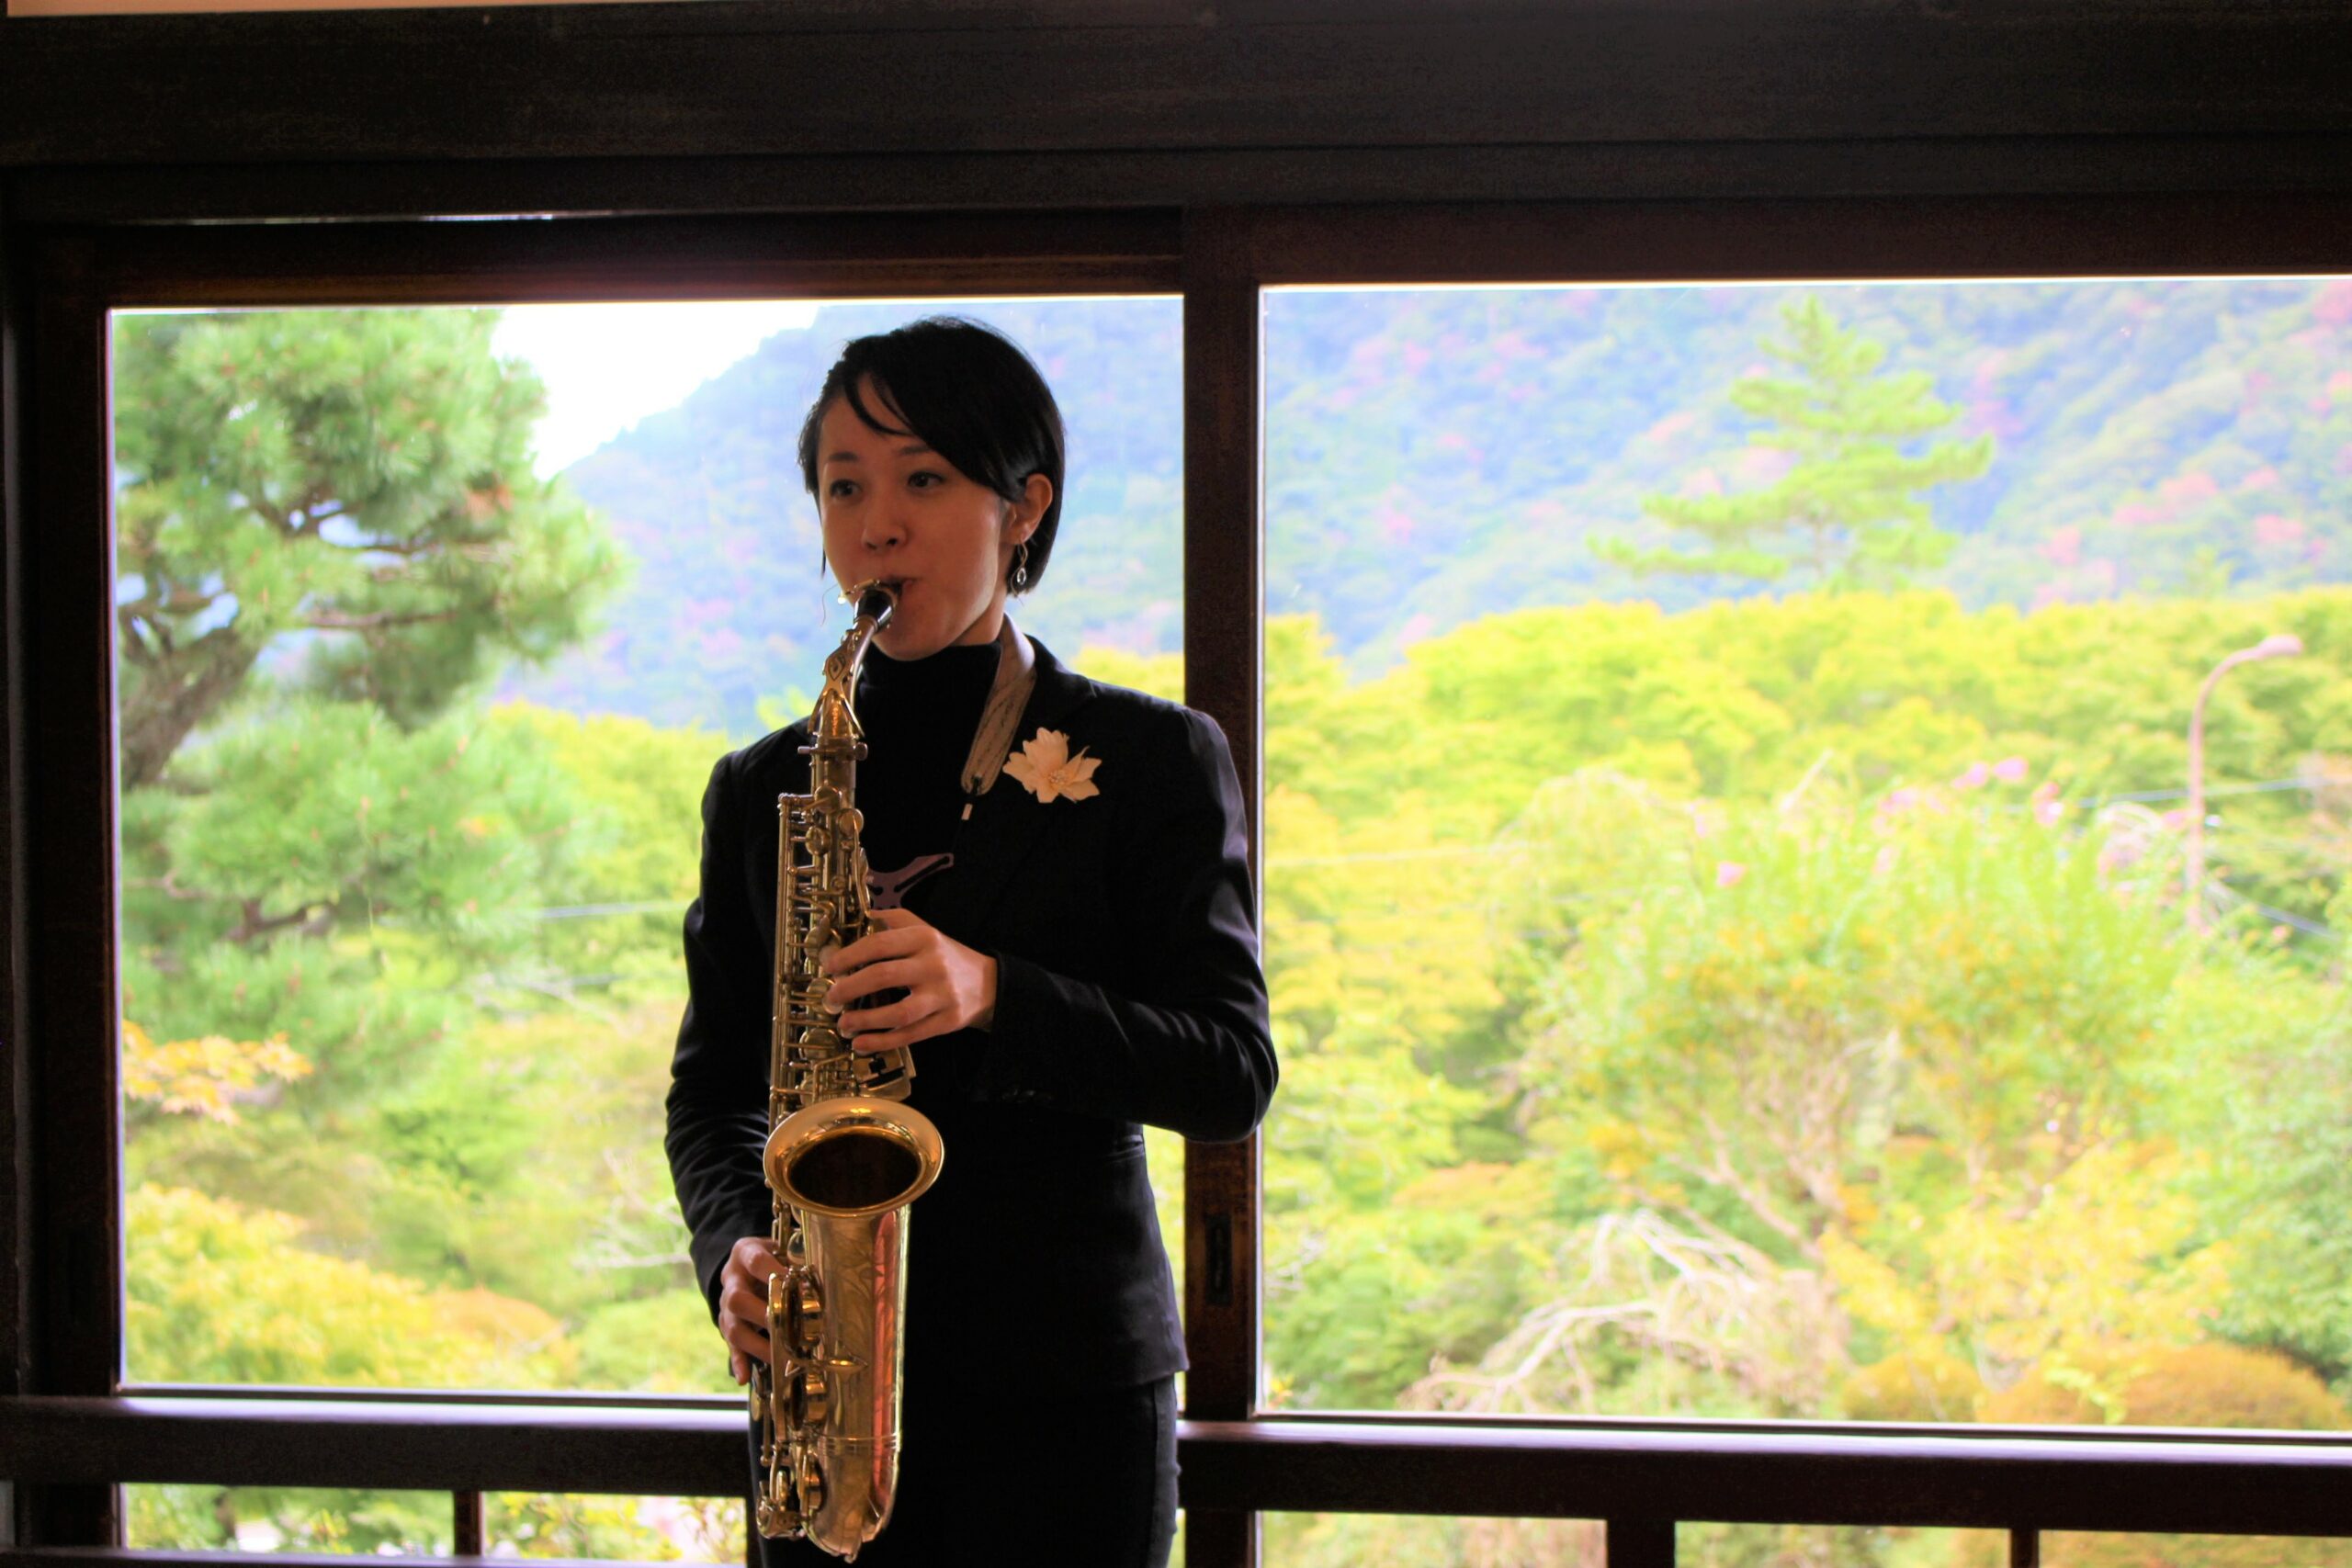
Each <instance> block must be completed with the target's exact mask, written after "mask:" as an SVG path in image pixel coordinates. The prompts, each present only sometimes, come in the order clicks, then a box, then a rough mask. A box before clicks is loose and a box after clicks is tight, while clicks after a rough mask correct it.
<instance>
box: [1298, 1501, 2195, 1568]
mask: <svg viewBox="0 0 2352 1568" xmlns="http://www.w3.org/2000/svg"><path fill="white" fill-rule="evenodd" d="M1264 1532H1265V1536H1264V1539H1265V1553H1264V1555H1265V1561H1266V1568H1384V1565H1390V1564H1393V1565H1395V1568H1605V1565H1606V1563H1607V1562H1608V1539H1609V1538H1608V1528H1607V1527H1606V1526H1605V1525H1603V1524H1602V1523H1601V1522H1600V1520H1598V1519H1479V1518H1441V1517H1417V1516H1413V1515H1407V1514H1395V1515H1383V1514H1268V1515H1266V1516H1264ZM2045 1539H2047V1538H2045ZM2112 1539H2114V1540H2134V1539H2154V1538H2134V1537H2115V1538H2112ZM1674 1560H1675V1562H1676V1563H1677V1564H1678V1565H1679V1568H2001V1565H2002V1564H2005V1563H2007V1561H2008V1536H2007V1534H2006V1533H2005V1532H2002V1531H1998V1530H1945V1529H1829V1528H1825V1527H1821V1526H1813V1525H1713V1524H1689V1523H1686V1524H1682V1525H1679V1526H1677V1527H1676V1528H1675V1532H1674ZM2135 1561H2136V1560H2135Z"/></svg>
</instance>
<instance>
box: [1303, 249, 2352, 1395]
mask: <svg viewBox="0 0 2352 1568" xmlns="http://www.w3.org/2000/svg"><path fill="white" fill-rule="evenodd" d="M1266 343H1267V403H1268V412H1267V432H1268V435H1267V482H1268V492H1269V498H1270V507H1271V514H1272V516H1271V529H1272V532H1271V539H1270V547H1269V549H1270V576H1269V593H1268V597H1269V601H1270V606H1271V608H1272V613H1273V614H1272V620H1271V621H1270V623H1269V625H1268V627H1267V668H1268V677H1267V679H1268V691H1267V738H1266V755H1267V779H1268V795H1267V800H1266V807H1265V819H1266V824H1267V840H1266V842H1267V852H1266V863H1267V875H1266V882H1267V887H1266V902H1267V920H1266V927H1267V952H1268V959H1269V966H1270V974H1271V979H1272V988H1273V999H1274V1016H1275V1027H1276V1032H1277V1043H1278V1044H1279V1046H1280V1048H1281V1051H1282V1055H1283V1092H1282V1095H1281V1096H1280V1098H1279V1099H1278V1100H1277V1102H1276V1104H1275V1107H1274V1110H1273V1113H1272V1119H1271V1122H1270V1128H1269V1134H1268V1152H1267V1159H1266V1183H1267V1185H1266V1222H1265V1224H1266V1235H1267V1242H1266V1247H1267V1259H1266V1278H1267V1281H1268V1283H1267V1306H1266V1310H1267V1326H1266V1342H1267V1360H1268V1366H1269V1375H1270V1387H1269V1390H1268V1396H1269V1399H1270V1401H1271V1402H1272V1404H1274V1405H1276V1406H1277V1407H1280V1406H1284V1405H1292V1406H1321V1407H1371V1408H1380V1409H1392V1408H1402V1409H1449V1410H1451V1409H1464V1410H1480V1411H1501V1412H1511V1411H1551V1412H1596V1413H1608V1414H1633V1415H1644V1414H1657V1415H1668V1414H1672V1415H1682V1416H1783V1417H1805V1418H1819V1417H1834V1416H1852V1417H1859V1418H1864V1419H1875V1420H1895V1421H1953V1420H1961V1421H1965V1420H1971V1419H1983V1420H1988V1421H2025V1422H2085V1423H2094V1424H2097V1423H2109V1422H2124V1423H2130V1424H2148V1425H2160V1426H2181V1425H2188V1426H2198V1425H2208V1426H2237V1427H2292V1428H2326V1429H2335V1428H2341V1427H2346V1425H2347V1424H2352V1422H2347V1416H2346V1404H2345V1398H2346V1392H2347V1388H2346V1374H2347V1371H2352V1337H2347V1330H2346V1325H2347V1324H2352V1315H2347V1314H2346V1312H2345V1310H2344V1307H2345V1304H2346V1303H2347V1301H2352V1242H2347V1240H2346V1231H2345V1228H2344V1227H2343V1225H2342V1224H2340V1223H2339V1216H2340V1215H2341V1214H2342V1213H2343V1212H2344V1207H2345V1203H2346V1200H2347V1198H2352V1191H2347V1190H2346V1179H2347V1178H2346V1171H2347V1170H2348V1169H2352V1164H2347V1158H2346V1156H2347V1155H2352V1145H2347V1138H2352V1134H2347V1131H2346V1129H2347V1127H2352V1119H2348V1118H2347V1116H2346V1111H2347V1108H2348V1107H2347V1101H2352V1055H2347V1051H2346V1030H2345V1024H2344V1010H2343V1005H2342V1004H2343V1000H2344V995H2343V986H2342V953H2343V945H2342V944H2343V935H2342V933H2343V931H2344V930H2345V928H2346V924H2347V923H2352V922H2347V915H2346V895H2345V892H2344V886H2345V883H2344V870H2345V867H2346V863H2347V854H2352V840H2347V839H2346V835H2345V829H2344V827H2343V824H2344V821H2345V819H2346V810H2345V807H2346V799H2347V795H2346V790H2347V781H2352V761H2346V757H2347V754H2352V728H2347V723H2348V722H2352V721H2347V718H2346V715H2347V714H2352V588H2348V587H2347V582H2352V532H2348V531H2347V530H2352V523H2347V519H2348V518H2352V508H2347V504H2346V503H2347V502H2352V371H2346V370H2345V369H2344V368H2342V367H2344V366H2346V364H2352V281H2346V280H2342V279H2267V280H2226V279H2223V280H2210V279H2209V280H2188V281H2179V280H2176V281H2153V282H2152V281H2133V280H2121V281H2112V280H2109V281H2085V282H2037V283H2007V284H1964V285H1963V284H1932V283H1931V284H1914V285H1871V286H1845V287H1820V288H1778V287H1775V288H1555V289H1533V288H1528V289H1508V290H1506V289H1494V290H1474V289H1454V290H1387V291H1372V290H1313V291H1307V290H1301V291H1289V292H1280V293H1276V294H1273V295H1272V296H1271V297H1270V299H1269V300H1268V304H1267V317H1266ZM2225 662H2226V663H2228V665H2229V672H2228V673H2227V674H2226V676H2225V677H2224V678H2222V679H2220V680H2219V682H2218V683H2214V684H2211V699H2210V706H2209V707H2208V708H2207V710H2206V715H2207V724H2208V734H2207V740H2206V745H2205V748H2204V754H2203V757H2202V760H2201V764H2196V765H2193V764H2192V761H2191V753H2190V750H2189V746H2188V727H2189V723H2190V717H2191V712H2192V708H2193V707H2194V706H2195V705H2196V704H2197V702H2198V698H2199V692H2200V690H2202V689H2205V688H2207V687H2208V685H2209V683H2211V682H2213V680H2214V672H2215V671H2217V670H2219V669H2220V668H2221V667H2222V666H2223V664H2224V663H2225ZM2192 777H2194V778H2195V779H2196V780H2197V781H2198V782H2199V784H2201V786H2202V788H2203V792H2204V793H2203V795H2202V797H2201V806H2200V807H2197V808H2192V806H2191V800H2190V794H2189V792H2190V789H2191V787H2192ZM2184 888H2187V889H2189V890H2190V891H2189V892H2188V894H2187V895H2185V894H2184V891H2183V890H2184Z"/></svg>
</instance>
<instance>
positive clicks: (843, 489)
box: [825, 479, 857, 499]
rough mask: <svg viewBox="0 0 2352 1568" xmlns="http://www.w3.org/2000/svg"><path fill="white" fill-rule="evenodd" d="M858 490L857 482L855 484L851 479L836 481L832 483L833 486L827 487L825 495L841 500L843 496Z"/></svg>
mask: <svg viewBox="0 0 2352 1568" xmlns="http://www.w3.org/2000/svg"><path fill="white" fill-rule="evenodd" d="M856 488H857V486H856V484H855V482H854V481H853V480H850V479H835V480H834V481H833V482H832V483H831V484H829V485H827V486H826V487H825V493H826V494H827V495H829V496H832V497H834V498H836V499H839V498H841V497H843V496H846V495H848V494H849V493H850V492H851V491H854V490H855V489H856Z"/></svg>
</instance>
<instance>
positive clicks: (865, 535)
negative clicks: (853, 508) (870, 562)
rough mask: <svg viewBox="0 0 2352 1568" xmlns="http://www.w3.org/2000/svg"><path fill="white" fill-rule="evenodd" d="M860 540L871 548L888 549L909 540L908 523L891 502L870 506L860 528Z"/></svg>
mask: <svg viewBox="0 0 2352 1568" xmlns="http://www.w3.org/2000/svg"><path fill="white" fill-rule="evenodd" d="M858 539H859V542H860V543H862V544H864V545H865V547H866V548H867V549H869V550H887V549H890V548H893V547H896V546H899V545H902V544H905V543H906V541H907V529H906V524H905V522H904V520H903V519H901V518H900V517H899V509H898V508H897V507H895V506H892V505H889V504H887V503H886V504H884V505H881V506H876V507H870V508H868V509H867V511H866V513H865V518H864V520H863V521H862V523H861V524H860V525H859V528H858Z"/></svg>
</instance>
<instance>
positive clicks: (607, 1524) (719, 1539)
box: [123, 1485, 744, 1563]
mask: <svg viewBox="0 0 2352 1568" xmlns="http://www.w3.org/2000/svg"><path fill="white" fill-rule="evenodd" d="M123 1491H124V1493H125V1495H126V1496H127V1498H128V1500H129V1503H130V1519H129V1530H128V1537H129V1544H130V1546H131V1547H133V1548H135V1549H140V1550H145V1551H166V1550H198V1551H203V1550H217V1549H232V1550H235V1551H337V1552H350V1553H352V1554H354V1555H379V1556H380V1555H384V1554H387V1553H395V1554H401V1555H407V1556H424V1555H440V1556H445V1557H446V1556H447V1555H448V1554H449V1553H450V1552H451V1551H455V1550H456V1547H455V1529H454V1500H453V1499H452V1498H451V1496H450V1495H449V1494H448V1493H447V1492H367V1491H359V1490H356V1489H350V1488H339V1489H331V1488H322V1487H293V1486H271V1487H263V1486H178V1485H173V1486H150V1485H135V1486H126V1487H124V1488H123ZM482 1501H483V1506H484V1507H483V1512H484V1520H483V1522H484V1529H485V1536H484V1541H483V1544H484V1546H485V1548H486V1549H487V1550H488V1551H489V1553H490V1555H492V1556H495V1557H515V1556H521V1557H571V1558H590V1559H620V1560H623V1561H628V1562H724V1563H740V1562H742V1561H743V1548H744V1538H743V1517H744V1515H743V1509H744V1503H743V1500H742V1499H741V1498H740V1497H630V1496H572V1495H551V1494H541V1493H530V1492H493V1493H492V1494H490V1495H488V1496H487V1497H485V1498H484V1499H483V1500H482Z"/></svg>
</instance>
